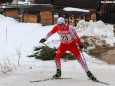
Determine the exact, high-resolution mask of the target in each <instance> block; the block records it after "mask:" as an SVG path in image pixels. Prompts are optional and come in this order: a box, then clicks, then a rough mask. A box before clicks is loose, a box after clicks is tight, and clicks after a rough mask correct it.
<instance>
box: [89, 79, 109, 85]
mask: <svg viewBox="0 0 115 86" xmlns="http://www.w3.org/2000/svg"><path fill="white" fill-rule="evenodd" d="M89 80H91V79H89ZM92 81H93V80H92ZM93 82H97V83H102V84H105V85H110V84H109V83H106V82H103V81H100V80H95V81H93Z"/></svg>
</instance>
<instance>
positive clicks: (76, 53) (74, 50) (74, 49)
mask: <svg viewBox="0 0 115 86" xmlns="http://www.w3.org/2000/svg"><path fill="white" fill-rule="evenodd" d="M68 50H69V51H70V52H71V53H72V54H73V55H74V56H75V58H76V59H77V61H78V62H79V63H80V64H81V66H82V67H83V69H84V70H85V71H86V72H88V71H89V69H88V66H87V64H86V62H85V61H84V59H83V58H82V57H81V55H80V52H79V50H78V48H77V46H76V44H75V43H72V44H71V45H70V46H69V47H68Z"/></svg>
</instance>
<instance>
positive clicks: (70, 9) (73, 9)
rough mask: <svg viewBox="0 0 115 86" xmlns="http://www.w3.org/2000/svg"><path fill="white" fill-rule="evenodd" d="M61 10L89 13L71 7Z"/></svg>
mask: <svg viewBox="0 0 115 86" xmlns="http://www.w3.org/2000/svg"><path fill="white" fill-rule="evenodd" d="M63 10H65V11H80V12H90V11H89V10H84V9H80V8H73V7H65V8H64V9H63Z"/></svg>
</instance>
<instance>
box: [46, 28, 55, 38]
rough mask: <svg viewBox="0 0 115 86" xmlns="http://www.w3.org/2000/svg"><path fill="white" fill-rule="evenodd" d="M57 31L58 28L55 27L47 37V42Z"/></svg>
mask: <svg viewBox="0 0 115 86" xmlns="http://www.w3.org/2000/svg"><path fill="white" fill-rule="evenodd" d="M56 31H57V26H55V27H54V28H53V29H52V30H51V31H50V32H48V34H47V35H46V37H45V39H46V40H47V39H48V38H49V37H50V36H51V35H53V34H54V33H55V32H56Z"/></svg>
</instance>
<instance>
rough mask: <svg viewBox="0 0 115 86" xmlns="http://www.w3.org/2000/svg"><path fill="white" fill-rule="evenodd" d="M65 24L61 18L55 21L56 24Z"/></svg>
mask: <svg viewBox="0 0 115 86" xmlns="http://www.w3.org/2000/svg"><path fill="white" fill-rule="evenodd" d="M62 23H63V24H65V19H64V18H63V17H59V18H58V19H57V24H62Z"/></svg>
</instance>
